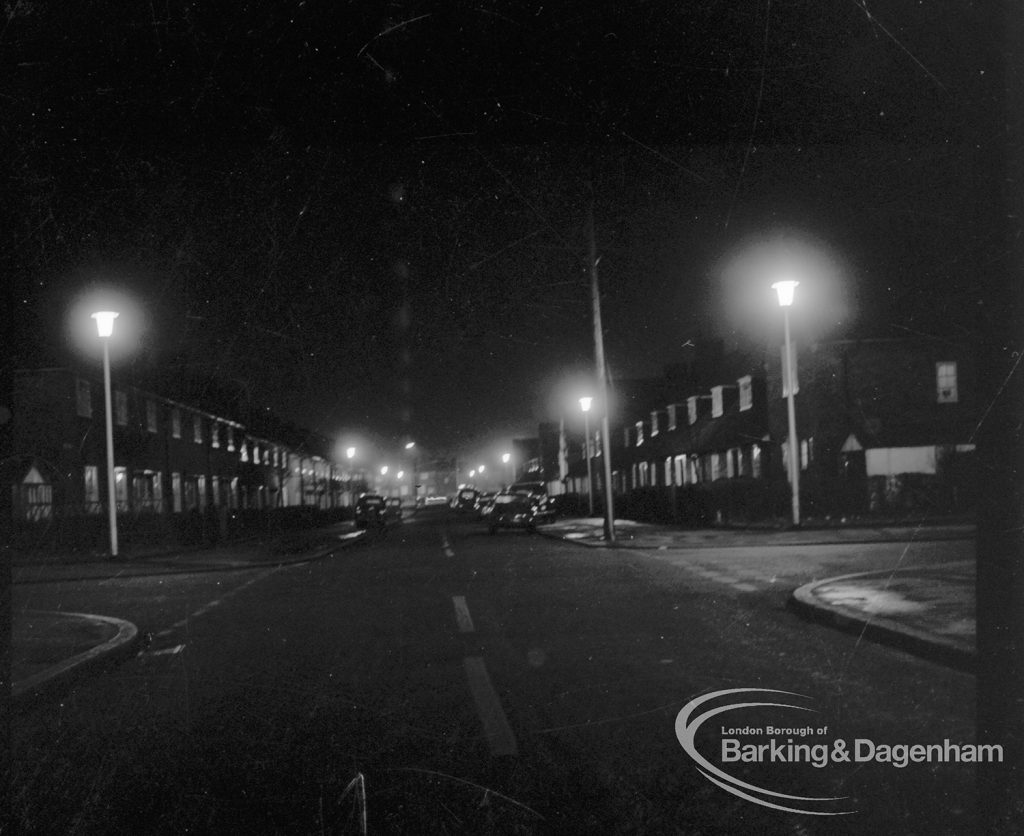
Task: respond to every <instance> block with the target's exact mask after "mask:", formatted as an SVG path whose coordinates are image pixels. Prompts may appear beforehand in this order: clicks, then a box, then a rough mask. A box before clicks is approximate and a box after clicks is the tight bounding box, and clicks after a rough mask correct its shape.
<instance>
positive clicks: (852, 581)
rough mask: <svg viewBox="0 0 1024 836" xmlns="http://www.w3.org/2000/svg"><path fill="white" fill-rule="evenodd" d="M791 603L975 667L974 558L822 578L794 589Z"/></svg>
mask: <svg viewBox="0 0 1024 836" xmlns="http://www.w3.org/2000/svg"><path fill="white" fill-rule="evenodd" d="M789 607H790V609H791V610H793V611H794V612H796V613H797V614H798V615H800V616H801V617H803V618H805V619H807V620H810V621H815V622H818V623H821V624H825V625H827V626H830V627H834V628H836V629H839V630H842V631H844V632H848V633H854V634H857V635H861V636H863V637H865V638H868V639H871V640H872V641H875V642H878V643H880V644H887V645H890V646H893V647H897V648H899V649H901V650H905V651H907V652H908V653H913V654H914V655H916V656H920V657H922V658H926V659H929V660H931V661H935V662H939V663H940V664H944V665H947V666H949V667H954V668H957V669H959V670H964V671H968V672H971V671H973V670H974V665H975V657H976V651H975V633H976V620H975V589H974V576H973V564H970V563H954V564H945V565H937V566H922V567H908V568H905V569H899V570H890V571H878V572H862V573H856V574H851V575H842V576H839V577H835V578H826V579H823V580H819V581H815V582H813V583H809V584H805V585H803V586H801V587H798V588H797V589H795V590H794V591H793V593H792V594H791V596H790V599H789Z"/></svg>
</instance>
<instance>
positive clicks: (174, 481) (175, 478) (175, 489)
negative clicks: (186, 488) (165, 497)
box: [171, 473, 181, 514]
mask: <svg viewBox="0 0 1024 836" xmlns="http://www.w3.org/2000/svg"><path fill="white" fill-rule="evenodd" d="M171 497H172V501H173V508H174V513H175V514H180V513H181V474H180V473H172V474H171Z"/></svg>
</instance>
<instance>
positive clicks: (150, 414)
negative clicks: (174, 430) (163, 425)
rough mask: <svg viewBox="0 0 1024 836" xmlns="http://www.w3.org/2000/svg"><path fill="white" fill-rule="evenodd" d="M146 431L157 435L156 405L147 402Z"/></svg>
mask: <svg viewBox="0 0 1024 836" xmlns="http://www.w3.org/2000/svg"><path fill="white" fill-rule="evenodd" d="M146 429H147V430H148V431H149V432H151V433H155V432H156V431H157V417H156V403H154V402H153V401H146Z"/></svg>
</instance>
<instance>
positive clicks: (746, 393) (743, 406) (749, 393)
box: [736, 374, 754, 412]
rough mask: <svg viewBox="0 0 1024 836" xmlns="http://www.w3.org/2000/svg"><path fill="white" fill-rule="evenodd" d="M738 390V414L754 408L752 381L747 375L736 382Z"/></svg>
mask: <svg viewBox="0 0 1024 836" xmlns="http://www.w3.org/2000/svg"><path fill="white" fill-rule="evenodd" d="M736 382H737V383H738V384H739V388H740V412H746V411H747V410H748V409H752V408H753V406H754V387H753V380H752V378H751V377H750V375H749V374H748V375H747V376H746V377H741V378H740V379H739V380H737V381H736Z"/></svg>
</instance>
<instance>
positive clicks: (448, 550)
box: [441, 532, 455, 557]
mask: <svg viewBox="0 0 1024 836" xmlns="http://www.w3.org/2000/svg"><path fill="white" fill-rule="evenodd" d="M441 548H442V549H443V550H444V556H445V557H455V552H454V551H453V550H452V544H451V543H449V542H448V535H447V534H446V533H445V532H441Z"/></svg>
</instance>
